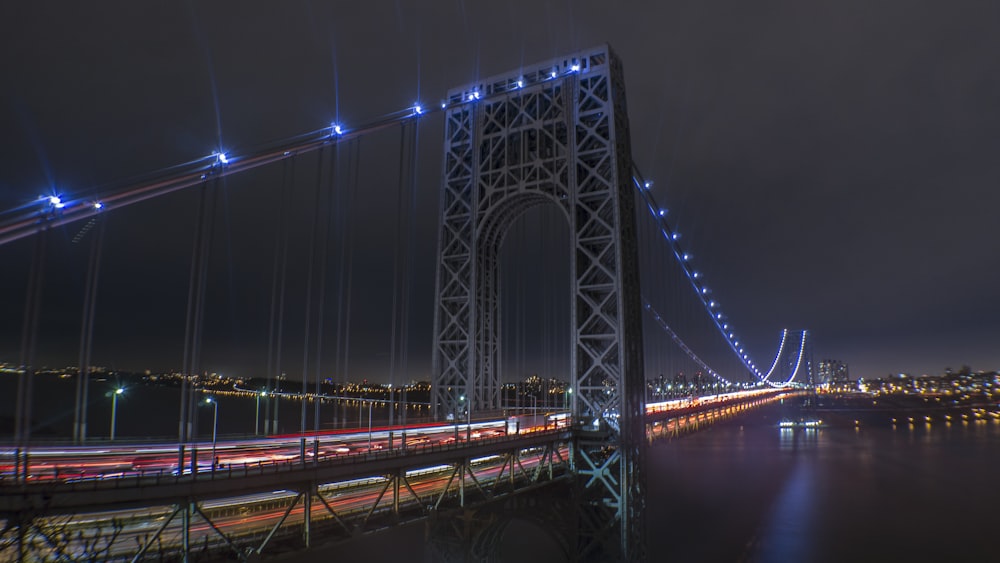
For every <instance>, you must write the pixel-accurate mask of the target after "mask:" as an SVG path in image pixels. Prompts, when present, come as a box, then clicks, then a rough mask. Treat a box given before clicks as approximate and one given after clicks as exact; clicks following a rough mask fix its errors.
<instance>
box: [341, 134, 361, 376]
mask: <svg viewBox="0 0 1000 563" xmlns="http://www.w3.org/2000/svg"><path fill="white" fill-rule="evenodd" d="M360 166H361V139H360V138H359V139H357V140H356V141H355V142H354V155H353V157H352V162H351V172H352V173H351V177H350V180H349V184H350V190H351V193H350V198H351V201H352V202H353V201H355V200H356V198H357V194H358V184H359V177H360V175H361V173H360ZM346 227H347V268H346V270H347V286H346V287H345V295H344V371H343V373H344V382H345V383H346V382H347V378H348V377H349V370H350V359H351V300H352V293H351V286H352V284H353V282H354V229H352V228H351V227H352V225H351V224H350V223H348V224H347V226H346Z"/></svg>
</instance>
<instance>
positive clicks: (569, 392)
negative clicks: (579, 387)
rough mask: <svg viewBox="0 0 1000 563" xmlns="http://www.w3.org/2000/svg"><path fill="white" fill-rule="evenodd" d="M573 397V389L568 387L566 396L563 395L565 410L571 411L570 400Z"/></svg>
mask: <svg viewBox="0 0 1000 563" xmlns="http://www.w3.org/2000/svg"><path fill="white" fill-rule="evenodd" d="M572 396H573V388H572V387H567V388H566V394H565V395H563V410H569V406H570V398H572Z"/></svg>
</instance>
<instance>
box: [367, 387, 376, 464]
mask: <svg viewBox="0 0 1000 563" xmlns="http://www.w3.org/2000/svg"><path fill="white" fill-rule="evenodd" d="M373 406H375V399H371V400H369V401H368V451H369V452H371V451H372V407H373Z"/></svg>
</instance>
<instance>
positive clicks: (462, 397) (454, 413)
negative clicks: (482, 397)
mask: <svg viewBox="0 0 1000 563" xmlns="http://www.w3.org/2000/svg"><path fill="white" fill-rule="evenodd" d="M464 402H465V395H459V396H458V401H457V402H456V403H455V407H454V408H453V409H452V411H451V419H452V422H454V423H455V441H456V442H458V406H459V405H461V404H462V403H464Z"/></svg>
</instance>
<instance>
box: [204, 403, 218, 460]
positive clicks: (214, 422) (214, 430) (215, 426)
mask: <svg viewBox="0 0 1000 563" xmlns="http://www.w3.org/2000/svg"><path fill="white" fill-rule="evenodd" d="M205 403H207V404H209V405H212V407H214V408H215V412H214V413H213V415H212V473H215V466H216V465H218V463H216V460H215V444H216V437H217V436H218V430H219V402H218V401H216V400H215V399H214V398H212V397H208V398H206V399H205Z"/></svg>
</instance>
